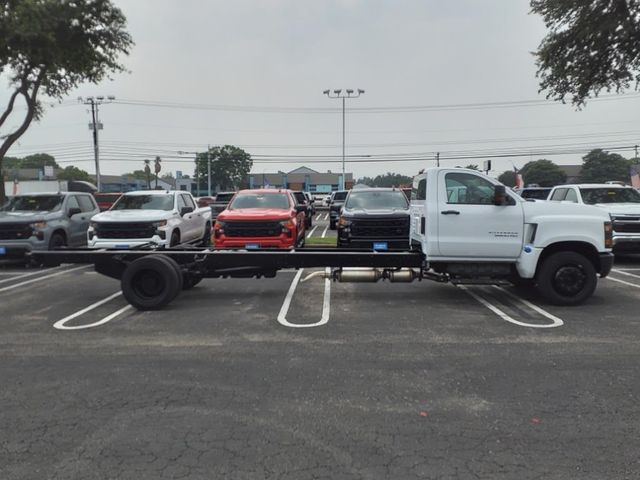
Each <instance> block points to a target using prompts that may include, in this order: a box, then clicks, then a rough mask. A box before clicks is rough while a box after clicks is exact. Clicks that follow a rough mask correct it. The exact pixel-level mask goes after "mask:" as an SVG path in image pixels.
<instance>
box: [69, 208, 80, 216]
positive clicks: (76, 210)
mask: <svg viewBox="0 0 640 480" xmlns="http://www.w3.org/2000/svg"><path fill="white" fill-rule="evenodd" d="M79 213H82V210H80V209H79V208H70V209H69V211H68V212H67V215H69V218H71V217H73V216H74V215H77V214H79Z"/></svg>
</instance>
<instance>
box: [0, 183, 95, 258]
mask: <svg viewBox="0 0 640 480" xmlns="http://www.w3.org/2000/svg"><path fill="white" fill-rule="evenodd" d="M98 213H100V209H99V208H98V204H97V203H96V201H95V199H94V198H93V195H91V194H89V193H79V192H62V193H33V194H25V195H17V196H15V197H11V198H10V199H9V201H8V202H7V203H6V204H5V205H4V206H3V207H2V208H1V209H0V259H1V258H7V257H21V256H24V254H25V253H26V252H30V251H32V250H51V249H54V248H58V247H64V246H73V247H76V246H83V245H86V244H87V230H88V228H89V220H91V217H93V216H94V215H96V214H98Z"/></svg>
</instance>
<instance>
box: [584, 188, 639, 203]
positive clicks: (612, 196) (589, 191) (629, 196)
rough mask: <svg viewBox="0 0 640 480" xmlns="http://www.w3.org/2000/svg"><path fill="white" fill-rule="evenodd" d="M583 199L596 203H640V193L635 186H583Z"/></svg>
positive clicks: (586, 201) (585, 201)
mask: <svg viewBox="0 0 640 480" xmlns="http://www.w3.org/2000/svg"><path fill="white" fill-rule="evenodd" d="M580 194H581V195H582V200H583V201H584V203H586V204H588V205H595V204H596V203H640V193H638V192H637V191H636V190H634V189H633V188H581V189H580Z"/></svg>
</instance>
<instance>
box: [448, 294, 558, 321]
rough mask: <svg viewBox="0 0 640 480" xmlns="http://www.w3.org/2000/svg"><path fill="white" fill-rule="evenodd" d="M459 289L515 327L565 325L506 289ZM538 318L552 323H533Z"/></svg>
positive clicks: (550, 314) (555, 317)
mask: <svg viewBox="0 0 640 480" xmlns="http://www.w3.org/2000/svg"><path fill="white" fill-rule="evenodd" d="M457 287H458V288H459V289H461V290H463V291H464V292H466V293H467V294H468V295H469V296H471V297H472V298H473V299H475V300H476V301H477V302H478V303H480V304H481V305H483V306H485V307H486V308H488V309H489V310H491V311H492V312H493V313H495V314H496V315H497V316H499V317H500V318H502V319H503V320H505V321H507V322H509V323H513V324H514V325H518V326H520V327H527V328H557V327H561V326H562V325H564V321H563V320H562V319H560V318H559V317H557V316H555V315H553V314H552V313H550V312H548V311H546V310H544V309H543V308H541V307H539V306H538V305H535V304H534V303H531V302H530V301H528V300H525V299H524V298H521V297H519V296H517V295H515V294H513V293H511V292H510V291H509V290H507V289H505V288H502V287H498V286H492V287H490V288H489V289H488V288H486V287H469V286H465V285H457ZM538 316H540V317H543V318H544V321H547V320H551V323H532V321H535V320H537V319H538ZM522 317H526V318H522Z"/></svg>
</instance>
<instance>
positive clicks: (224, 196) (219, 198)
mask: <svg viewBox="0 0 640 480" xmlns="http://www.w3.org/2000/svg"><path fill="white" fill-rule="evenodd" d="M234 195H235V193H219V194H218V195H216V202H229V201H231V199H232V198H233V196H234Z"/></svg>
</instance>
